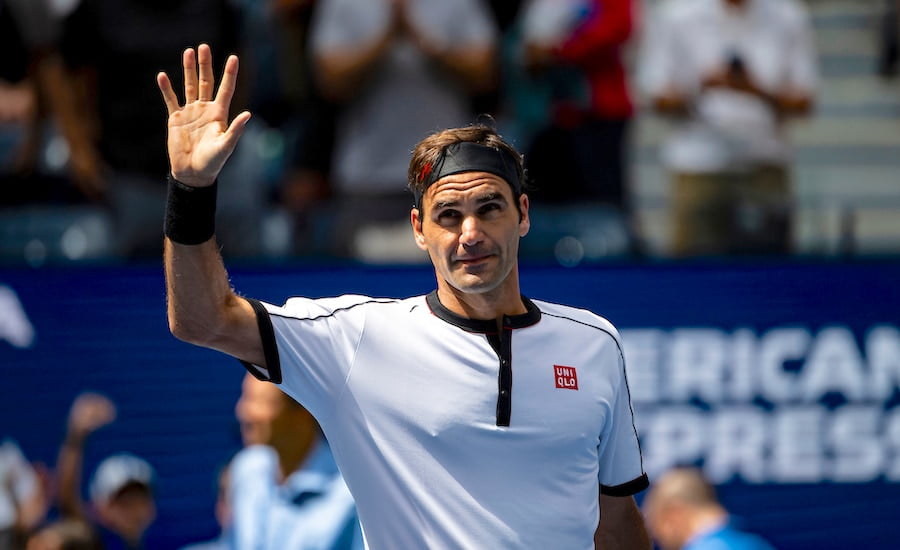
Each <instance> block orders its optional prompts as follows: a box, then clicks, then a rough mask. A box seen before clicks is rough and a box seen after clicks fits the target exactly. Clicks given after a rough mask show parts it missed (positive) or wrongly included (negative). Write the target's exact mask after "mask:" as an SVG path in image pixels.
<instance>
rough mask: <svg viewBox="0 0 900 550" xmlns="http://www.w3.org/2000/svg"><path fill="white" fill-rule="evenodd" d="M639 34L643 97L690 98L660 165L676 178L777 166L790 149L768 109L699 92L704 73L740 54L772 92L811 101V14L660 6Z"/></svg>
mask: <svg viewBox="0 0 900 550" xmlns="http://www.w3.org/2000/svg"><path fill="white" fill-rule="evenodd" d="M647 27H648V28H647V31H646V32H645V33H644V41H643V47H642V53H641V62H640V64H639V71H638V72H639V82H640V84H641V88H642V90H643V92H644V93H645V94H646V95H647V96H649V97H655V96H658V95H660V94H662V93H664V92H666V91H667V90H669V89H670V88H671V89H674V90H676V91H678V92H680V93H681V94H684V95H686V96H688V97H694V98H695V100H694V102H693V103H692V105H691V114H690V116H689V117H687V118H685V119H684V120H681V121H679V123H678V125H677V127H676V128H675V129H674V131H673V132H672V134H671V135H670V136H669V139H668V140H667V141H666V143H665V144H664V145H663V148H662V157H663V161H664V163H665V164H666V165H667V166H668V167H669V168H670V169H672V170H675V171H680V172H718V171H722V170H728V169H734V168H741V167H742V164H743V165H755V164H760V163H765V164H783V163H784V162H786V161H787V160H788V157H789V148H788V143H787V141H786V137H785V135H784V130H783V127H782V124H781V123H780V121H779V120H778V118H777V116H776V114H775V112H774V110H773V109H772V108H771V107H770V106H769V105H767V104H766V103H765V102H764V101H763V100H762V99H760V98H759V97H756V96H754V95H751V94H748V93H743V92H737V91H734V90H727V89H721V88H716V89H711V90H707V91H704V92H702V93H701V92H700V90H701V83H702V82H703V80H704V78H705V77H707V76H708V75H710V74H712V73H714V72H717V71H723V70H725V69H726V68H727V66H728V64H729V61H730V60H731V59H732V58H733V57H734V56H738V57H739V58H740V59H741V60H742V62H743V64H744V67H745V69H746V71H747V72H748V74H749V75H750V77H751V78H752V80H753V81H754V82H756V83H757V85H759V86H760V87H761V88H762V89H764V90H766V91H768V92H770V93H781V92H784V91H792V92H794V93H804V94H807V95H809V96H810V97H812V96H813V94H814V92H815V89H816V86H817V81H818V71H817V68H816V59H815V55H816V54H815V44H814V37H813V31H812V26H811V25H810V22H809V15H808V13H807V11H806V8H805V7H804V5H803V3H802V2H798V1H796V0H745V4H744V6H742V7H735V6H731V5H730V4H728V3H727V2H726V1H725V0H666V1H663V2H661V3H660V6H659V7H658V8H657V9H656V10H655V11H654V12H653V14H652V17H651V18H650V23H649V24H648V26H647Z"/></svg>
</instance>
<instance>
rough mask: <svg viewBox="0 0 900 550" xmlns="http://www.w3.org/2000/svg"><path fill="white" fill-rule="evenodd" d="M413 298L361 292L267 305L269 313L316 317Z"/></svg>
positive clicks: (386, 304) (296, 299) (288, 300)
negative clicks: (384, 296) (369, 294)
mask: <svg viewBox="0 0 900 550" xmlns="http://www.w3.org/2000/svg"><path fill="white" fill-rule="evenodd" d="M414 299H415V298H406V299H399V298H376V297H373V296H365V295H362V294H344V295H342V296H333V297H327V298H305V297H299V296H296V297H292V298H288V299H287V301H286V302H285V303H284V305H283V306H269V307H268V308H267V309H268V310H269V312H270V313H274V314H280V315H284V316H288V317H304V318H316V317H323V316H330V315H333V314H335V313H336V312H339V311H349V310H354V309H359V308H364V307H373V306H376V307H383V306H391V305H396V304H400V303H402V302H405V301H407V300H414Z"/></svg>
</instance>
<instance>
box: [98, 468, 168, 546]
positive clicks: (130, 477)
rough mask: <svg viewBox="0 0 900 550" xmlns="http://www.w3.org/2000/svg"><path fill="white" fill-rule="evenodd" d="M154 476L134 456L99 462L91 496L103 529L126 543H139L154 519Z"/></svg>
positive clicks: (151, 470)
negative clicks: (123, 539)
mask: <svg viewBox="0 0 900 550" xmlns="http://www.w3.org/2000/svg"><path fill="white" fill-rule="evenodd" d="M154 477H155V474H154V472H153V468H152V467H151V466H150V464H149V463H147V461H145V460H143V459H141V458H138V457H136V456H134V455H130V454H126V453H123V454H117V455H113V456H111V457H109V458H107V459H105V460H104V461H103V462H101V463H100V465H99V466H98V467H97V471H96V472H95V473H94V477H93V479H92V480H91V487H90V493H91V503H92V504H93V506H94V509H95V510H96V512H97V516H98V519H99V520H100V522H101V523H102V524H103V525H104V527H106V528H107V529H110V530H111V531H114V532H115V533H118V534H119V535H121V536H122V537H123V538H126V539H128V540H131V541H138V540H140V539H141V537H143V535H144V532H145V531H146V530H147V528H148V527H150V524H152V523H153V521H154V520H155V519H156V503H155V501H154V497H153V483H154Z"/></svg>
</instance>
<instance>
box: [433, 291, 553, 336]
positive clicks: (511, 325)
mask: <svg viewBox="0 0 900 550" xmlns="http://www.w3.org/2000/svg"><path fill="white" fill-rule="evenodd" d="M425 301H426V302H427V303H428V307H429V308H430V309H431V312H432V313H433V314H434V315H435V316H437V318H438V319H441V320H442V321H446V322H447V323H450V324H451V325H454V326H457V327H459V328H461V329H463V330H465V331H467V332H477V333H481V334H491V333H495V332H497V321H495V320H493V319H470V318H468V317H463V316H462V315H457V314H456V313H453V312H452V311H450V310H449V309H447V308H446V307H444V304H442V303H441V301H440V300H439V299H438V295H437V290H433V291H431V293H429V294H428V296H426V297H425ZM522 302H523V303H524V304H525V309H526V311H525V313H522V314H520V315H504V316H503V328H505V329H517V328H525V327H530V326H531V325H535V324H537V322H538V321H540V320H541V310H540V309H538V307H537V306H536V305H534V302H532V301H531V300H529V299H528V298H526V297H525V296H524V295H523V296H522Z"/></svg>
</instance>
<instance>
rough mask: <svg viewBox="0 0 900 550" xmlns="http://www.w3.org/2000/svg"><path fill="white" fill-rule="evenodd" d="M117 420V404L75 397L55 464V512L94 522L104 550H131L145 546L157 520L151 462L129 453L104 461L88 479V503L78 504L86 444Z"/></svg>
mask: <svg viewBox="0 0 900 550" xmlns="http://www.w3.org/2000/svg"><path fill="white" fill-rule="evenodd" d="M115 417H116V408H115V405H114V404H113V403H112V402H111V401H110V400H109V399H107V398H106V397H104V396H102V395H99V394H94V393H83V394H81V395H79V396H78V397H77V398H76V399H75V402H74V403H73V404H72V409H71V411H70V413H69V420H68V430H67V433H66V439H65V441H64V442H63V445H62V448H61V449H60V451H59V458H58V461H57V466H56V470H57V472H56V473H57V476H58V479H59V497H58V498H59V508H60V513H61V514H62V516H63V518H71V519H77V520H83V521H89V522H90V523H92V524H93V525H94V526H95V527H96V529H97V532H98V535H99V538H100V540H101V541H102V543H103V548H105V549H106V550H119V549H123V550H124V549H128V550H135V549H139V548H143V539H144V534H145V533H146V531H147V528H148V527H150V525H151V524H152V523H153V521H154V520H155V519H156V502H155V499H154V496H153V483H154V472H153V468H152V467H151V466H150V464H148V463H147V462H146V461H145V460H143V459H141V458H138V457H136V456H134V455H131V454H127V453H120V454H114V455H112V456H109V457H107V458H106V459H104V460H103V461H101V462H100V464H99V465H98V466H97V469H96V470H95V472H94V475H93V477H92V478H91V482H90V487H89V493H90V505H89V506H88V505H86V504H85V503H84V502H82V500H81V477H82V463H83V460H84V446H85V443H86V441H87V439H88V437H90V435H91V434H92V433H94V432H95V431H96V430H98V429H99V428H101V427H103V426H105V425H107V424H109V423H110V422H112V421H113V420H115Z"/></svg>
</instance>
